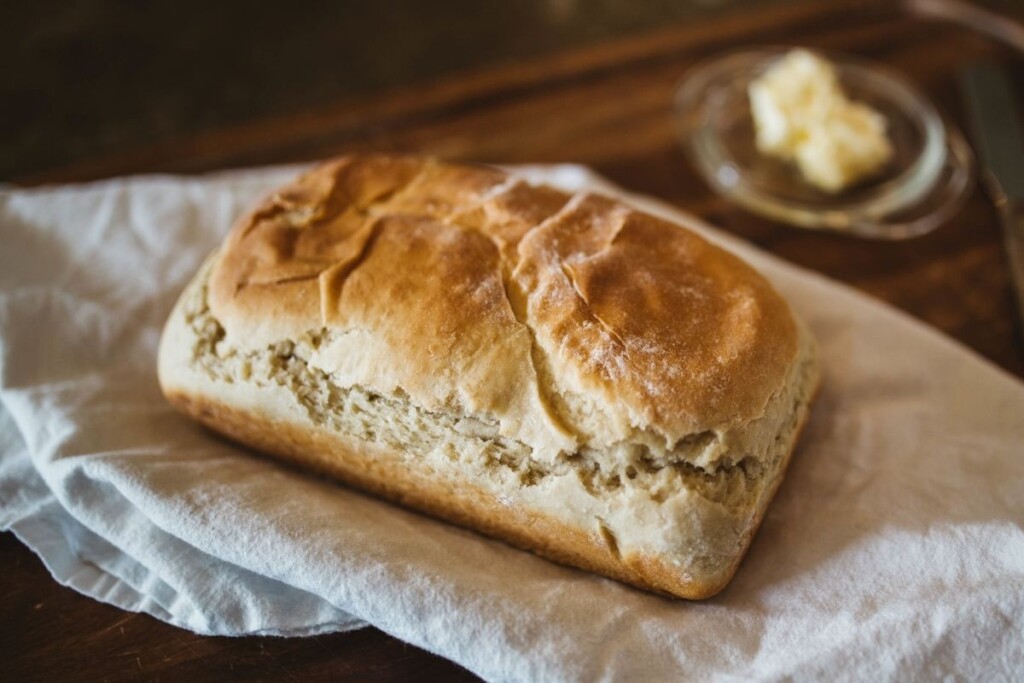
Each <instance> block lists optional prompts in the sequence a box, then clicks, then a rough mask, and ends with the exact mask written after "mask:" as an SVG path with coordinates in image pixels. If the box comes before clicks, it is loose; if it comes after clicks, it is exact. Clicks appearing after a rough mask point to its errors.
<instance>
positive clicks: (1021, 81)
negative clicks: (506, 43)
mask: <svg viewBox="0 0 1024 683" xmlns="http://www.w3.org/2000/svg"><path fill="white" fill-rule="evenodd" d="M750 44H803V45H810V46H816V47H824V48H828V49H831V50H839V51H847V52H850V53H854V54H857V55H860V56H863V57H867V58H871V59H874V60H877V61H880V62H883V63H885V64H888V65H890V66H892V67H895V68H897V69H899V70H902V71H903V72H905V73H906V74H908V75H909V76H910V77H911V78H912V79H913V80H915V81H916V82H917V83H918V84H919V85H920V87H921V88H922V89H923V90H925V91H926V92H927V93H928V94H929V95H930V96H931V97H932V98H934V100H935V101H936V102H937V104H938V105H939V106H940V108H941V109H942V110H943V112H944V113H945V114H946V115H947V116H948V117H949V119H950V120H951V121H953V122H954V123H957V124H962V120H963V117H962V112H961V111H960V106H959V98H958V93H957V89H956V72H957V69H958V68H959V67H960V66H961V65H963V64H964V63H966V62H968V61H971V60H975V59H982V58H984V59H993V60H996V61H999V62H1002V63H1003V64H1005V65H1007V66H1008V67H1010V70H1011V73H1013V74H1014V76H1013V77H1014V78H1015V80H1016V84H1017V86H1018V87H1019V88H1020V92H1024V61H1022V59H1021V56H1020V55H1015V54H1011V53H1009V52H1008V51H1007V50H1006V49H1005V48H1004V47H1002V46H999V45H997V44H994V43H992V42H990V41H988V40H987V39H985V38H983V37H981V36H978V35H975V34H972V33H970V32H968V31H966V30H964V29H962V28H959V27H956V26H952V25H948V24H942V23H935V22H931V21H922V20H921V19H919V18H916V17H913V16H910V15H908V14H907V13H905V12H904V11H903V10H902V9H901V7H900V5H899V4H898V3H893V2H875V1H871V2H828V3H825V2H795V3H788V4H782V5H773V6H771V7H770V8H768V9H760V10H755V11H749V12H743V13H736V14H732V15H729V16H726V17H723V18H719V19H716V20H714V21H707V22H701V23H699V24H692V23H690V24H679V25H672V26H667V27H664V28H661V29H658V30H656V31H653V32H646V33H643V34H639V35H633V36H630V37H627V38H625V39H620V40H614V41H611V40H608V41H602V42H599V43H597V44H592V45H589V46H586V47H583V48H579V49H574V50H569V51H565V52H562V53H558V54H555V55H553V56H552V55H549V56H547V57H544V58H543V59H533V60H523V61H519V62H513V63H509V64H505V65H504V66H500V67H495V68H491V69H487V70H481V71H476V72H469V73H461V74H456V75H449V76H446V77H443V78H441V79H439V80H435V81H433V82H429V83H419V84H415V85H411V86H409V87H405V88H403V89H401V90H394V91H390V92H384V93H379V94H376V95H373V96H370V97H365V98H361V99H348V100H344V101H338V102H329V103H321V104H317V105H316V106H310V107H307V108H304V109H303V110H302V111H301V112H298V113H295V112H293V113H287V114H283V115H279V116H274V117H272V118H267V119H262V120H250V121H244V122H241V123H236V124H232V125H231V126H228V127H223V128H220V129H215V130H206V131H204V132H201V133H196V134H190V135H185V136H180V137H176V138H174V139H165V140H162V141H158V142H154V143H152V144H147V145H141V146H135V147H134V148H133V149H130V150H128V151H121V152H118V153H116V154H109V155H107V156H102V157H95V156H94V157H90V158H87V159H82V160H80V161H77V162H74V163H70V164H67V165H64V166H62V167H59V168H50V169H48V170H45V171H42V172H38V171H34V172H32V173H30V174H29V173H24V174H21V175H20V176H19V177H18V178H17V180H18V181H20V182H23V183H26V184H32V183H50V182H65V181H79V180H88V179H93V178H102V177H107V176H113V175H119V174H126V173H140V172H155V171H160V172H179V173H198V172H203V171H209V170H214V169H221V168H226V167H233V166H244V165H254V164H266V163H277V162H285V161H297V160H310V159H316V158H322V157H325V156H328V155H332V154H336V153H340V152H345V151H351V150H363V149H383V150H401V151H416V152H427V153H431V154H436V155H439V156H442V157H445V158H449V159H471V160H478V161H490V162H497V163H524V162H580V163H586V164H589V165H591V166H593V167H594V168H596V169H597V170H598V171H599V172H601V173H603V174H605V175H606V176H608V177H609V178H611V179H612V180H614V181H615V182H617V183H620V184H621V185H623V186H625V187H627V188H629V189H632V190H636V191H640V192H645V193H648V194H651V195H654V196H657V197H660V198H662V199H664V200H667V201H669V202H671V203H673V204H675V205H678V206H680V207H683V208H686V209H688V210H690V211H693V212H695V213H697V214H699V215H701V216H703V217H705V218H707V219H708V220H710V221H711V222H713V223H715V224H717V225H719V226H721V227H723V228H725V229H726V230H729V231H731V232H733V233H736V234H738V235H740V236H742V237H744V238H746V239H748V240H750V241H751V242H753V243H755V244H758V245H760V246H761V247H763V248H765V249H767V250H768V251H771V252H773V253H775V254H777V255H779V256H781V257H783V258H785V259H788V260H790V261H792V262H794V263H797V264H800V265H802V266H804V267H807V268H810V269H812V270H815V271H818V272H820V273H823V274H825V275H827V276H829V277H832V278H835V279H838V280H841V281H844V282H847V283H849V284H851V285H852V286H854V287H856V288H858V289H860V290H862V291H864V292H867V293H868V294H871V295H873V296H875V297H878V298H879V299H882V300H884V301H887V302H889V303H890V304H892V305H894V306H896V307H898V308H900V309H902V310H904V311H906V312H907V313H909V314H910V315H912V316H914V317H915V318H917V319H919V320H921V321H923V322H924V323H926V324H928V325H931V326H933V327H935V328H936V329H938V330H941V331H942V332H944V333H946V334H948V335H949V336H951V337H953V338H955V339H957V340H959V341H960V342H962V343H963V344H965V345H966V346H968V347H970V348H972V349H973V350H974V351H976V352H977V353H979V354H980V355H982V356H984V357H985V358H987V359H989V360H990V361H992V362H993V363H995V364H997V365H999V366H1001V367H1003V368H1004V369H1006V370H1007V371H1009V372H1010V373H1013V374H1016V375H1018V376H1024V343H1022V339H1021V335H1020V331H1019V329H1020V328H1019V326H1018V324H1017V322H1016V321H1015V320H1014V318H1013V306H1012V298H1011V296H1012V292H1011V289H1010V281H1009V272H1008V269H1007V266H1006V263H1005V257H1004V254H1003V251H1002V247H1001V238H1000V233H999V229H998V225H997V223H996V218H995V213H994V211H993V208H992V206H991V203H990V202H989V201H988V200H987V198H986V197H985V196H984V195H983V194H982V193H981V192H980V191H975V192H974V193H973V195H972V196H971V198H970V200H969V201H968V202H967V204H966V205H965V206H964V207H963V209H962V210H961V211H960V212H959V213H958V215H957V216H955V217H954V218H953V219H952V220H951V221H950V222H949V224H948V225H946V226H944V227H942V228H941V229H939V230H937V231H936V232H934V233H932V234H931V235H928V236H926V237H923V238H920V239H915V240H911V241H907V242H901V243H882V242H871V241H863V240H858V239H854V238H848V237H843V236H840V235H833V234H826V233H815V232H810V231H801V230H796V229H791V228H786V227H783V226H780V225H776V224H773V223H770V222H768V221H765V220H762V219H759V218H756V217H753V216H751V215H749V214H746V213H743V212H742V211H739V210H737V209H735V208H734V207H731V206H729V205H728V204H727V203H725V202H724V201H722V200H721V199H718V198H716V197H714V196H713V195H712V194H711V193H710V192H709V190H708V189H707V187H706V186H705V185H704V184H703V183H702V182H701V181H700V180H699V179H698V177H697V176H696V175H695V173H694V172H693V171H692V169H691V168H690V167H689V165H688V164H687V162H686V160H685V159H684V158H683V155H682V154H681V152H680V151H679V149H678V147H677V145H676V140H675V137H674V131H673V124H672V117H671V110H670V103H671V98H672V93H673V89H674V86H675V84H676V83H677V82H678V80H679V79H680V77H681V76H682V74H683V73H684V72H685V71H686V70H687V69H688V68H690V67H692V66H693V65H694V64H695V63H697V62H698V61H699V60H701V59H703V58H705V57H707V56H709V55H711V54H714V53H716V52H719V51H723V50H728V49H730V48H737V47H742V46H747V45H750ZM0 563H2V566H3V567H4V573H5V577H4V579H5V580H4V581H3V583H2V586H3V587H2V589H0V590H2V595H0V617H2V624H3V627H4V635H3V637H0V671H2V672H3V673H0V678H3V679H5V680H68V678H69V677H73V678H75V679H78V680H135V679H137V680H181V679H191V680H196V681H200V680H222V679H225V678H231V679H236V678H237V679H241V680H253V681H256V680H275V681H277V680H303V681H308V680H326V679H329V680H341V679H352V680H354V679H359V680H365V679H368V678H369V679H375V680H377V679H379V680H406V679H410V678H414V679H417V680H419V679H424V678H425V679H431V678H436V679H444V680H464V679H469V678H472V676H471V675H470V674H468V673H467V672H465V671H464V670H462V669H460V668H458V667H456V666H455V665H453V664H451V663H448V662H445V661H444V660H441V659H438V658H437V657H434V656H432V655H430V654H428V653H425V652H422V651H420V650H417V649H416V648H413V647H410V646H408V645H405V644H403V643H400V642H398V641H396V640H394V639H392V638H390V637H388V636H386V635H384V634H382V633H380V632H379V631H376V630H374V629H366V630H363V631H359V632H355V633H348V634H336V635H331V636H321V637H315V638H305V639H287V640H285V639H272V638H237V639H226V638H204V637H200V636H196V635H193V634H191V633H187V632H184V631H181V630H178V629H175V628H172V627H169V626H167V625H165V624H162V623H160V622H158V621H156V620H155V619H152V618H150V617H147V616H142V615H134V614H126V613H124V612H121V611H119V610H117V609H115V608H112V607H109V606H106V605H102V604H99V603H96V602H94V601H92V600H89V599H86V598H83V597H81V596H78V595H77V594H75V593H74V592H73V591H70V590H68V589H65V588H61V587H59V586H57V585H56V584H55V583H54V582H53V581H52V580H51V579H50V578H49V577H48V575H47V574H46V572H45V570H44V569H43V568H42V567H41V565H40V563H39V561H38V560H37V559H36V558H35V557H34V556H32V554H31V553H30V552H29V551H27V550H26V549H25V548H24V547H22V546H21V545H20V544H19V543H18V542H17V541H16V540H14V539H13V537H12V536H11V535H10V534H5V535H3V536H0Z"/></svg>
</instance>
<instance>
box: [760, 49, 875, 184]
mask: <svg viewBox="0 0 1024 683" xmlns="http://www.w3.org/2000/svg"><path fill="white" fill-rule="evenodd" d="M749 96H750V104H751V112H752V114H753V118H754V126H755V130H756V143H757V148H758V150H759V151H760V152H761V153H762V154H766V155H768V156H772V157H776V158H778V159H781V160H783V161H787V162H792V163H795V164H796V166H797V168H798V169H799V170H800V173H801V175H802V176H803V177H804V180H806V181H807V182H808V183H810V184H811V185H813V186H815V187H817V188H819V189H821V190H824V191H825V192H830V193H835V192H840V191H841V190H843V189H845V188H847V187H849V186H851V185H853V184H854V183H856V182H858V181H859V180H861V179H863V178H865V177H868V176H870V175H872V174H873V173H876V172H877V171H878V170H879V169H881V168H882V167H883V166H884V165H885V164H886V163H887V162H888V161H889V159H890V158H891V157H892V153H893V150H892V144H891V142H890V141H889V138H888V137H887V135H886V121H885V117H883V116H882V115H881V114H880V113H878V112H877V111H875V110H874V109H872V108H871V107H869V106H868V105H866V104H864V103H862V102H853V101H851V100H849V99H848V98H847V97H846V94H845V93H844V92H843V90H842V87H841V86H840V84H839V80H838V78H837V76H836V72H835V69H834V68H833V66H832V65H831V64H830V63H829V62H828V61H826V60H824V59H822V58H821V57H818V56H817V55H815V54H813V53H811V52H809V51H807V50H793V51H791V52H789V53H788V54H786V55H785V56H784V57H782V58H781V59H780V60H779V61H778V63H777V64H775V65H774V66H772V67H771V68H770V69H769V70H768V71H767V72H765V74H764V75H763V76H761V77H760V78H758V79H757V80H755V81H754V82H752V83H751V84H750V87H749Z"/></svg>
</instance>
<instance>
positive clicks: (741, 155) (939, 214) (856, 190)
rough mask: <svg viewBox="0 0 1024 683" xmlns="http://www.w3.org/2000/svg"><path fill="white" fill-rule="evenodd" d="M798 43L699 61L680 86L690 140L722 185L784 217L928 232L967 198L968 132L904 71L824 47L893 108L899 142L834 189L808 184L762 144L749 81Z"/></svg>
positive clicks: (881, 103) (897, 235) (680, 118)
mask: <svg viewBox="0 0 1024 683" xmlns="http://www.w3.org/2000/svg"><path fill="white" fill-rule="evenodd" d="M789 49H790V48H766V49H759V50H750V51H744V52H737V53H731V54H728V55H725V56H721V57H718V58H715V59H712V60H710V61H708V62H705V63H703V64H701V65H698V66H697V67H695V68H694V69H693V70H691V71H690V72H689V73H688V74H687V75H686V77H685V78H684V79H683V82H682V83H681V84H680V86H679V88H678V90H677V91H676V97H675V122H676V125H677V130H678V134H679V138H680V141H681V143H682V145H683V147H684V149H685V150H686V151H687V153H688V154H689V156H690V158H691V160H692V161H693V163H694V165H695V166H696V167H697V169H698V171H699V172H700V173H701V175H702V176H703V177H704V178H705V180H707V182H708V183H709V184H710V185H711V187H712V188H713V189H714V190H715V191H716V192H718V193H719V194H721V195H723V196H725V197H726V198H728V199H730V200H732V201H734V202H736V203H737V204H739V205H741V206H743V207H745V208H747V209H749V210H751V211H753V212H755V213H758V214H761V215H763V216H765V217H767V218H771V219H774V220H778V221H781V222H784V223H789V224H791V225H796V226H799V227H804V228H818V229H828V230H836V231H839V232H845V233H849V234H853V235H859V236H862V237H872V238H877V239H905V238H908V237H914V236H916V235H922V234H924V233H926V232H929V231H931V230H934V229H935V228H936V227H938V226H939V225H941V224H942V223H943V222H944V221H945V220H946V219H948V218H949V217H950V215H952V214H953V213H954V212H955V211H956V210H957V209H958V208H959V207H960V206H961V204H962V203H963V200H964V199H965V198H966V196H967V193H968V191H969V190H970V188H971V187H972V180H973V168H974V164H973V157H972V155H971V151H970V147H968V145H967V143H966V142H965V141H964V139H963V136H962V135H960V133H959V132H957V131H956V129H955V128H954V127H952V126H950V125H947V124H946V123H945V122H944V121H943V119H942V117H941V116H939V114H938V112H937V111H936V110H935V107H934V106H932V104H931V103H930V102H929V101H928V99H927V98H926V97H925V96H924V95H922V94H921V93H920V92H919V91H918V90H917V89H916V88H914V86H912V85H911V84H910V83H908V82H907V81H906V80H904V79H903V78H901V77H900V76H899V75H897V74H895V73H893V72H891V71H889V70H887V69H885V68H884V67H880V66H877V65H874V64H869V63H867V62H863V61H861V60H857V59H853V58H850V57H847V56H843V55H836V54H830V53H828V52H824V53H822V52H821V51H818V52H819V54H823V56H824V57H825V58H826V59H828V60H829V61H831V62H832V63H833V64H834V65H835V67H836V72H837V74H838V76H839V80H840V82H841V83H842V86H843V89H844V90H845V91H846V94H847V96H848V97H850V99H853V100H859V101H862V102H866V103H867V104H869V105H870V106H872V107H873V108H875V109H876V110H878V111H879V112H881V113H882V114H883V115H884V116H885V118H886V121H887V124H888V135H889V139H890V141H891V142H892V144H893V149H894V154H893V158H892V160H891V161H890V162H889V163H888V164H887V165H886V166H885V168H883V169H882V170H881V171H880V172H879V173H877V174H876V175H874V176H873V177H871V178H869V179H867V180H865V181H864V182H861V183H859V184H857V185H855V186H853V187H851V188H848V189H846V190H844V191H843V192H840V193H838V194H828V193H826V192H822V191H820V190H816V189H815V188H814V187H812V186H810V185H809V184H807V183H806V182H805V181H804V180H803V179H802V178H801V177H800V172H799V171H798V170H797V169H796V167H795V166H792V165H790V164H787V163H785V162H783V161H779V160H777V159H773V158H770V157H767V156H765V155H763V154H761V153H760V152H758V150H757V148H756V146H755V142H754V123H753V119H752V116H751V113H750V101H749V99H748V97H747V87H748V86H749V84H750V82H751V81H752V80H754V79H756V78H758V77H759V76H760V75H761V74H763V73H764V71H765V70H766V69H768V68H769V67H770V66H771V65H772V63H773V61H774V60H775V59H777V58H779V57H781V56H782V55H784V54H785V53H786V52H788V51H789Z"/></svg>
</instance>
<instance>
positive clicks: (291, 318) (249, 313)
mask: <svg viewBox="0 0 1024 683" xmlns="http://www.w3.org/2000/svg"><path fill="white" fill-rule="evenodd" d="M223 253H224V256H223V258H222V259H221V261H220V263H219V264H218V266H217V267H216V269H215V270H214V272H213V276H212V281H211V287H210V300H211V308H212V310H213V312H214V314H215V315H216V317H217V318H218V319H219V320H220V321H221V322H222V323H223V325H224V326H225V328H226V330H227V335H228V337H229V339H231V340H233V343H235V344H237V345H240V346H246V345H249V346H251V347H253V348H256V347H261V346H265V345H267V344H270V343H274V342H277V341H280V340H282V339H288V338H291V337H294V336H296V335H298V334H301V333H302V332H305V331H307V330H310V329H315V328H320V327H323V328H327V329H331V330H334V331H337V332H338V333H340V334H345V333H347V332H349V331H352V330H359V331H367V330H368V331H369V332H370V334H371V337H372V339H371V340H370V346H364V347H363V350H362V352H363V353H364V354H368V355H369V356H372V357H367V358H364V362H363V364H362V368H355V367H344V371H345V372H346V373H347V374H348V376H349V378H350V381H351V382H352V383H357V384H360V385H363V386H369V387H373V388H374V389H376V390H380V391H384V392H390V391H393V390H394V389H395V388H396V387H397V388H400V389H401V390H402V391H404V392H405V393H406V394H408V395H410V396H411V397H412V399H413V400H414V401H416V403H417V404H419V405H423V406H426V407H429V408H431V409H439V408H457V409H460V410H463V411H464V412H467V413H474V414H486V415H489V416H492V417H496V418H498V419H499V420H501V421H502V422H503V424H504V425H505V433H507V434H509V435H511V434H512V433H513V432H514V431H515V432H522V431H524V429H525V430H526V431H529V432H530V433H531V434H532V435H533V436H532V440H531V441H530V445H531V446H533V447H534V448H535V449H536V450H538V451H550V452H552V453H553V452H555V451H557V450H559V449H565V448H566V447H567V437H568V438H571V439H573V440H575V442H576V443H577V444H578V445H594V446H601V445H607V444H609V443H613V442H615V441H621V440H624V439H630V438H633V436H634V435H635V433H636V432H637V431H638V430H639V431H645V430H646V431H649V432H651V433H654V434H658V435H660V436H661V438H663V439H664V440H665V442H666V443H667V444H672V443H675V442H676V441H678V440H679V439H681V438H684V437H685V436H686V435H688V434H692V433H696V432H700V431H702V430H708V429H721V428H723V427H724V426H727V425H733V424H739V423H742V422H744V421H747V420H750V419H752V418H754V417H756V416H757V415H758V414H759V413H760V412H761V411H763V410H764V407H765V405H766V404H767V402H768V400H769V399H770V397H771V396H772V395H773V394H774V393H775V392H776V391H778V388H779V386H780V384H781V383H782V382H783V381H784V379H785V377H786V374H787V372H788V370H789V368H790V366H791V364H792V362H793V359H794V357H795V355H796V349H797V332H796V326H795V324H794V322H793V319H792V317H791V315H790V314H789V311H788V307H787V306H786V304H785V302H784V301H782V299H781V297H779V296H778V294H777V293H776V292H775V291H774V290H773V289H772V288H771V286H770V285H768V283H767V282H766V281H765V280H764V279H763V278H762V277H761V276H760V275H758V274H757V273H756V272H755V271H753V270H752V269H751V268H749V267H748V266H746V265H745V264H744V263H742V262H741V261H740V260H739V259H737V258H735V257H734V256H732V255H731V254H729V253H727V252H725V251H724V250H721V249H719V248H717V247H715V246H713V245H711V244H709V243H708V242H706V241H705V240H704V239H702V238H700V237H698V236H697V235H695V234H693V233H691V232H689V231H687V230H683V229H680V228H678V227H677V226H674V225H672V224H669V223H667V222H665V221H663V220H661V219H658V218H655V217H652V216H649V215H646V214H643V213H640V212H637V211H635V210H632V209H629V208H628V207H625V206H624V205H622V204H619V203H617V202H615V201H613V200H610V199H606V198H603V197H598V196H591V195H583V196H579V197H575V198H572V199H570V198H569V197H568V196H566V195H564V194H562V193H559V192H557V191H554V190H550V189H547V188H536V187H531V186H528V185H526V184H524V183H518V182H515V181H514V180H512V179H510V178H509V177H508V176H506V175H505V174H504V173H502V172H500V171H497V170H495V169H490V168H486V167H477V166H466V165H454V164H441V163H437V162H433V161H429V160H423V159H416V158H408V157H386V156H378V155H370V156H362V157H348V158H344V159H341V160H337V161H333V162H330V163H327V164H325V165H323V166H321V167H319V168H318V169H316V170H314V171H312V172H310V173H308V174H306V175H305V176H303V177H302V178H300V179H299V180H298V181H296V182H295V183H294V184H292V185H290V186H288V187H286V188H283V189H282V190H281V191H279V192H277V193H275V194H274V195H273V196H272V197H270V198H269V199H268V200H267V201H266V202H264V204H263V205H262V206H260V207H259V208H258V209H257V210H256V211H254V212H253V213H251V214H250V215H249V216H248V217H246V218H245V219H243V220H242V221H240V222H239V223H238V225H237V226H236V227H235V229H234V230H233V232H232V233H231V235H230V236H229V237H228V239H227V242H226V244H225V249H224V250H223ZM423 340H428V341H429V343H426V344H424V343H421V342H422V341H423ZM346 353H349V351H348V350H346ZM396 357H401V358H402V359H403V363H402V366H403V368H404V369H405V371H404V372H401V371H398V369H392V371H390V372H383V373H382V372H380V371H379V368H377V370H376V371H371V370H370V368H374V367H377V366H379V365H380V364H382V363H387V362H388V359H393V358H396ZM339 362H341V363H342V364H343V361H339ZM329 369H331V370H337V368H329ZM538 375H540V377H538ZM425 377H429V378H439V377H440V378H444V381H443V382H438V381H435V379H432V380H431V381H430V382H424V380H423V378H425ZM439 387H443V388H444V390H443V391H440V390H439ZM524 423H525V425H524Z"/></svg>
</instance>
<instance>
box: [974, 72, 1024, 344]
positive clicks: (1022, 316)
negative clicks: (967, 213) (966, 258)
mask: <svg viewBox="0 0 1024 683" xmlns="http://www.w3.org/2000/svg"><path fill="white" fill-rule="evenodd" d="M961 76H962V78H961V83H962V89H963V94H964V101H965V104H966V107H967V114H968V117H969V119H970V124H971V129H972V133H973V137H974V141H975V147H976V148H977V150H978V156H979V157H980V159H981V162H982V165H983V167H984V173H983V174H982V178H983V182H984V183H985V187H986V189H987V190H988V193H989V195H990V196H991V197H992V201H993V202H994V203H995V205H996V208H997V209H998V211H999V218H1000V223H1001V224H1002V228H1003V238H1004V240H1005V242H1006V255H1007V260H1008V261H1009V265H1010V279H1011V280H1012V282H1013V287H1014V289H1015V290H1016V294H1017V314H1018V322H1019V323H1020V324H1021V330H1022V332H1024V128H1022V124H1021V112H1020V109H1018V107H1017V103H1016V102H1015V101H1014V97H1013V90H1012V88H1011V85H1010V81H1009V79H1008V78H1007V77H1006V74H1005V73H1003V71H1002V70H1001V69H999V67H997V66H995V65H994V64H977V65H973V66H970V67H968V68H966V69H964V70H963V72H962V74H961Z"/></svg>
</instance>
